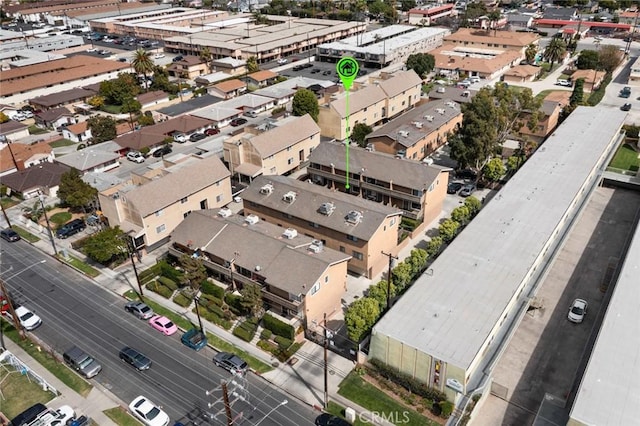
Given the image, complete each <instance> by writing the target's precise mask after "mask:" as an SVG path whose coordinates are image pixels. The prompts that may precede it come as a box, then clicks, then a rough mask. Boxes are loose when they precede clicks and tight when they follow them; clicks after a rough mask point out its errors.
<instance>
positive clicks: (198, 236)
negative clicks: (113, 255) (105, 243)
mask: <svg viewBox="0 0 640 426" xmlns="http://www.w3.org/2000/svg"><path fill="white" fill-rule="evenodd" d="M171 243H172V244H171V246H170V247H169V252H170V253H171V254H173V255H175V256H181V255H183V254H188V255H191V256H196V257H198V258H199V259H201V260H202V263H203V265H204V266H205V267H206V268H207V269H209V271H210V272H212V273H213V275H214V276H215V277H216V278H217V280H218V281H220V282H223V283H226V284H227V288H231V289H234V288H235V289H238V288H239V289H241V288H242V287H243V286H245V285H247V284H255V285H258V286H259V287H260V290H261V293H262V300H263V302H264V305H265V307H266V308H267V310H268V311H269V312H270V313H271V314H275V315H277V316H279V317H282V318H283V319H284V320H285V321H286V322H288V323H290V324H291V325H292V326H293V327H294V328H296V329H297V328H298V327H299V326H303V327H305V329H306V327H307V325H308V324H309V325H310V324H312V323H320V322H321V321H322V320H323V317H324V315H325V314H326V315H327V316H329V317H331V315H332V314H334V313H337V312H342V302H341V300H342V298H343V297H344V294H345V291H346V288H347V262H348V261H349V259H350V258H351V256H349V255H347V254H345V253H341V252H339V251H336V250H332V249H329V248H327V247H323V246H321V245H319V244H317V242H315V240H314V239H313V238H310V237H307V236H305V235H302V234H298V233H297V232H296V231H295V230H294V229H283V228H281V227H278V226H276V225H272V224H269V223H266V222H262V221H258V222H254V221H249V218H248V217H247V218H245V217H243V216H237V215H233V216H230V217H227V218H223V217H221V216H220V215H218V214H217V212H216V211H214V210H201V211H194V212H193V213H192V214H190V215H189V216H188V217H186V218H185V219H184V220H183V221H182V222H181V223H180V224H179V225H178V226H177V227H176V228H175V230H174V231H173V232H172V233H171Z"/></svg>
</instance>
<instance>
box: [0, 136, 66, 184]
mask: <svg viewBox="0 0 640 426" xmlns="http://www.w3.org/2000/svg"><path fill="white" fill-rule="evenodd" d="M54 159H55V154H54V153H53V150H52V149H51V146H49V144H48V143H44V142H40V143H36V144H29V145H27V144H22V143H8V144H7V145H6V146H5V147H4V148H2V149H0V176H5V175H8V174H11V173H14V172H16V171H21V170H26V169H28V168H29V167H33V166H36V165H38V164H42V163H52V162H53V160H54Z"/></svg>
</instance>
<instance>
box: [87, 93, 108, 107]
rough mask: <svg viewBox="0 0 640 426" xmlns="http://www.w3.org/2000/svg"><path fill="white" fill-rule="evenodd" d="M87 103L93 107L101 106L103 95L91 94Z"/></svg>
mask: <svg viewBox="0 0 640 426" xmlns="http://www.w3.org/2000/svg"><path fill="white" fill-rule="evenodd" d="M87 103H88V104H89V105H91V106H92V107H94V108H101V107H102V105H104V96H100V95H95V96H92V97H90V98H89V100H88V101H87Z"/></svg>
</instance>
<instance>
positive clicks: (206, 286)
mask: <svg viewBox="0 0 640 426" xmlns="http://www.w3.org/2000/svg"><path fill="white" fill-rule="evenodd" d="M200 290H201V291H202V293H204V294H210V295H211V296H215V297H217V298H218V299H222V298H223V297H224V289H223V288H222V287H220V286H217V285H215V284H214V283H212V282H211V281H209V280H204V281H202V283H201V284H200Z"/></svg>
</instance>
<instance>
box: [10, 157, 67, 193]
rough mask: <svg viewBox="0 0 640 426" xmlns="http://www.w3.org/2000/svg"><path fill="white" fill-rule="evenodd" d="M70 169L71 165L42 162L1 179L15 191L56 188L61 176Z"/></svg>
mask: <svg viewBox="0 0 640 426" xmlns="http://www.w3.org/2000/svg"><path fill="white" fill-rule="evenodd" d="M68 171H69V167H67V166H64V165H62V164H57V163H48V162H44V163H40V164H38V165H36V166H33V167H28V168H26V169H24V170H20V171H17V172H14V173H11V174H9V175H5V176H2V177H1V178H0V179H1V181H2V184H3V185H6V186H8V187H9V188H11V189H12V190H13V191H16V192H25V191H30V190H33V189H35V188H55V187H57V186H58V185H60V178H61V177H62V175H63V174H64V173H66V172H68Z"/></svg>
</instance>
